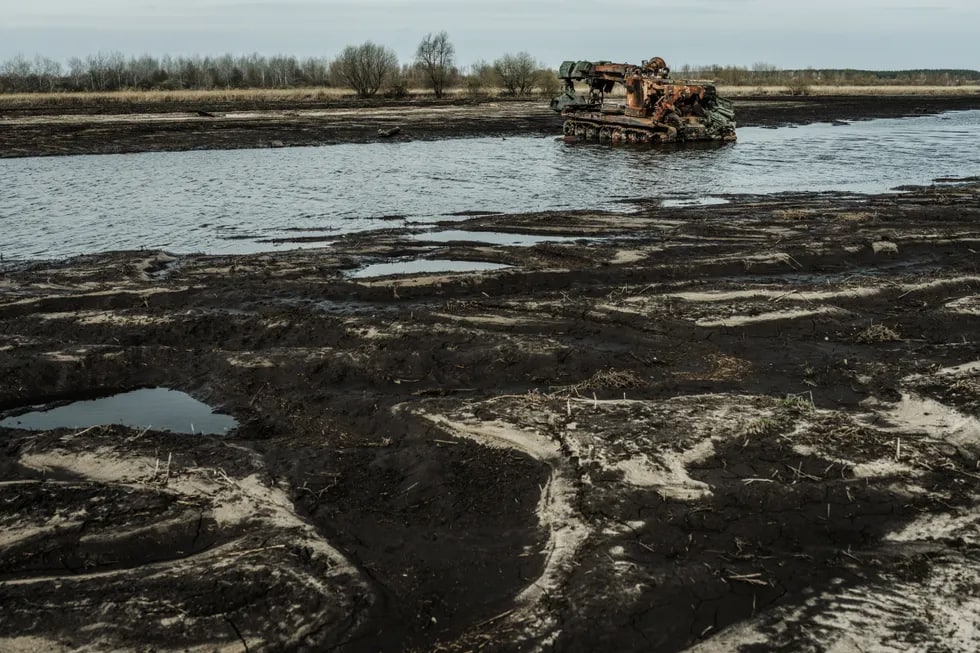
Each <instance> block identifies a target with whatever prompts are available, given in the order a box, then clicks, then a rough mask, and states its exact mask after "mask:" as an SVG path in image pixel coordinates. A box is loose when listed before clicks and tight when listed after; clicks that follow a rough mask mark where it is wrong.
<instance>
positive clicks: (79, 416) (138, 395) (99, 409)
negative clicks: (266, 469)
mask: <svg viewBox="0 0 980 653" xmlns="http://www.w3.org/2000/svg"><path fill="white" fill-rule="evenodd" d="M102 424H122V425H123V426H129V427H131V428H140V429H142V428H152V429H154V430H156V431H171V432H173V433H198V434H206V435H224V434H226V433H227V432H228V431H230V430H232V429H234V428H236V427H237V426H238V422H236V421H235V419H234V418H232V417H230V416H228V415H221V414H218V413H214V412H212V410H211V408H210V407H209V406H208V405H207V404H202V403H201V402H199V401H197V400H196V399H194V398H193V397H191V396H190V395H187V394H185V393H183V392H178V391H176V390H168V389H166V388H144V389H142V390H133V391H132V392H124V393H122V394H117V395H113V396H111V397H104V398H102V399H93V400H90V401H76V402H74V403H71V404H67V405H65V406H59V407H57V408H52V409H51V410H41V411H35V412H31V413H24V414H22V415H15V416H13V417H7V418H6V419H3V420H0V426H3V427H6V428H15V429H24V430H29V431H45V430H50V429H57V428H87V427H89V426H98V425H102Z"/></svg>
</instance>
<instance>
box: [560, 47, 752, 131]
mask: <svg viewBox="0 0 980 653" xmlns="http://www.w3.org/2000/svg"><path fill="white" fill-rule="evenodd" d="M558 77H559V78H560V79H561V80H562V81H563V82H564V90H563V91H562V94H561V95H559V96H558V97H556V98H554V99H553V100H552V101H551V108H552V109H554V110H555V111H557V112H559V113H561V115H562V116H564V117H565V125H564V132H565V136H566V137H568V138H569V139H582V140H606V141H613V142H629V143H674V142H689V141H734V140H735V109H734V106H733V105H732V102H731V101H730V100H727V99H725V98H721V97H718V93H717V91H716V90H715V86H714V84H712V83H710V82H703V81H680V80H675V79H672V78H671V77H670V68H668V67H667V63H666V62H665V61H664V60H663V59H661V58H660V57H653V58H652V59H649V60H647V61H644V62H643V63H642V64H640V65H639V66H636V65H633V64H624V63H610V62H608V61H595V62H593V61H566V62H564V63H562V65H561V68H560V69H559V72H558ZM576 82H579V83H580V84H584V85H586V86H587V87H588V91H587V93H580V92H578V89H577V88H576V85H575V84H576ZM617 86H622V87H624V89H625V98H623V97H606V96H607V94H609V93H611V92H612V91H613V89H614V88H616V87H617Z"/></svg>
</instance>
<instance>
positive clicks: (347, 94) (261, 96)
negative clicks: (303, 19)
mask: <svg viewBox="0 0 980 653" xmlns="http://www.w3.org/2000/svg"><path fill="white" fill-rule="evenodd" d="M718 91H719V92H720V93H721V94H722V95H725V96H729V97H743V96H749V95H751V96H758V95H773V96H780V95H789V94H791V93H790V89H789V88H788V87H786V86H719V87H718ZM501 93H502V89H493V88H488V89H485V90H484V91H483V95H485V96H491V97H496V96H499V95H500V94H501ZM806 94H807V95H845V96H847V95H857V96H860V95H892V96H894V95H906V96H907V95H931V96H950V95H954V96H956V95H960V96H961V95H980V86H829V85H828V86H820V85H812V86H808V87H806ZM408 95H409V97H411V98H426V97H429V98H431V97H432V94H431V92H430V91H428V90H426V89H411V90H410V91H409V93H408ZM613 95H615V94H613ZM446 96H447V97H449V98H451V99H460V98H467V97H471V96H472V94H471V93H470V92H469V91H468V90H467V89H464V88H456V89H449V90H447V91H446ZM354 97H355V94H354V91H352V90H351V89H345V88H333V87H323V86H321V87H309V88H292V89H212V90H182V91H115V92H106V93H9V94H0V109H2V108H4V107H9V108H18V107H24V106H37V105H45V106H66V107H67V106H85V105H91V104H119V105H148V104H171V103H178V104H188V105H201V104H208V103H217V102H329V101H331V100H342V99H352V98H354Z"/></svg>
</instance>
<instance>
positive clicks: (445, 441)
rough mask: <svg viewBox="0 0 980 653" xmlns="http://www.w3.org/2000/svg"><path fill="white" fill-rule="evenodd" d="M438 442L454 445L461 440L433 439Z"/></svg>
mask: <svg viewBox="0 0 980 653" xmlns="http://www.w3.org/2000/svg"><path fill="white" fill-rule="evenodd" d="M433 442H435V443H436V444H451V445H453V446H454V447H455V446H456V445H458V444H459V442H454V441H452V440H433Z"/></svg>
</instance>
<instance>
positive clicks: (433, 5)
mask: <svg viewBox="0 0 980 653" xmlns="http://www.w3.org/2000/svg"><path fill="white" fill-rule="evenodd" d="M930 1H931V2H932V4H929V2H930ZM441 30H445V31H446V32H448V34H449V37H450V40H451V41H452V42H453V44H454V45H455V47H456V61H457V64H459V65H463V66H466V65H470V64H472V63H474V62H476V61H478V60H486V61H493V60H494V59H496V58H497V57H499V56H501V55H503V54H506V53H512V52H519V51H526V52H529V53H530V54H531V55H532V56H533V57H534V58H535V59H537V60H539V61H541V62H542V63H543V64H545V65H547V66H550V67H557V66H558V64H560V63H561V62H562V61H563V60H565V59H593V60H595V59H605V60H612V61H623V62H633V63H638V62H639V61H641V60H643V59H649V58H650V57H654V56H659V57H662V58H664V59H665V60H666V61H667V63H668V64H669V65H670V66H672V67H674V68H675V69H676V68H678V67H679V66H681V65H683V64H690V65H694V66H698V65H710V64H721V65H740V66H754V65H756V64H759V63H766V64H770V65H774V66H777V67H779V68H806V67H813V68H862V69H876V70H881V69H890V70H898V69H909V68H968V69H980V1H978V0H821V1H820V2H814V1H813V0H805V1H799V0H663V1H658V0H608V1H601V0H593V1H588V0H282V1H278V2H277V1H272V0H251V1H247V0H0V61H3V60H7V59H10V58H12V57H15V56H17V55H23V56H25V57H28V58H33V57H34V56H35V55H43V56H46V57H50V58H52V59H55V60H58V61H61V62H65V61H67V60H68V59H69V58H70V57H73V56H78V57H82V58H84V57H85V56H86V55H89V54H96V53H98V52H114V51H119V52H122V53H123V54H126V55H141V54H152V55H163V54H170V55H174V56H176V55H220V54H225V53H231V54H247V53H252V52H258V53H260V54H265V55H273V54H290V55H295V56H297V57H301V58H302V57H327V58H333V57H334V56H336V55H337V53H338V52H340V51H341V50H342V49H343V48H344V46H346V45H351V44H359V43H363V42H365V41H368V40H370V41H373V42H375V43H378V44H381V45H385V46H387V47H389V48H391V49H393V50H394V51H395V52H396V53H397V54H398V56H399V59H400V60H401V61H402V62H403V63H408V62H410V61H411V60H412V58H413V57H414V53H415V48H416V46H417V45H418V43H419V41H420V40H421V39H422V37H423V36H425V35H426V34H427V33H429V32H438V31H441Z"/></svg>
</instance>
